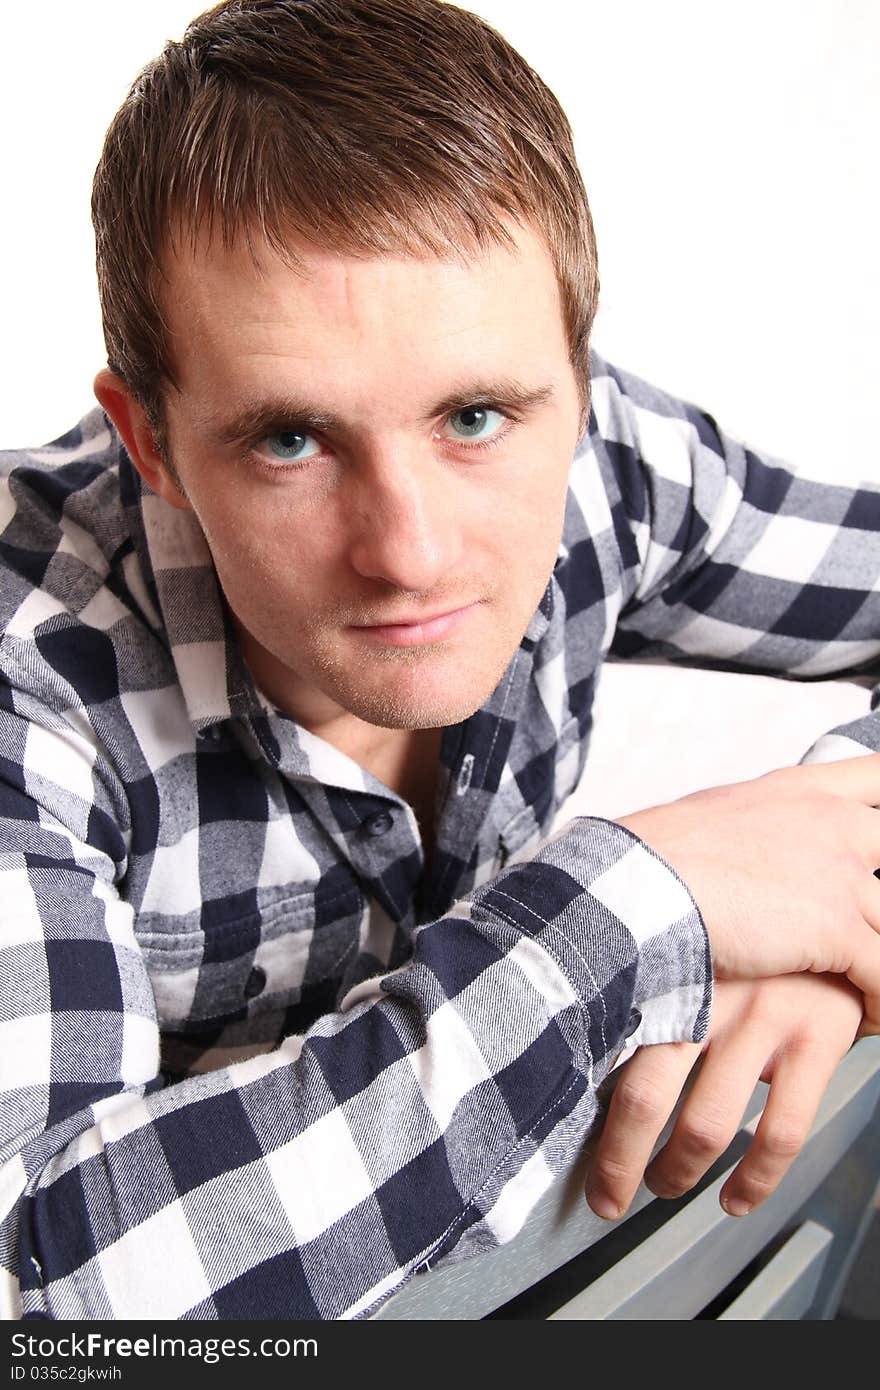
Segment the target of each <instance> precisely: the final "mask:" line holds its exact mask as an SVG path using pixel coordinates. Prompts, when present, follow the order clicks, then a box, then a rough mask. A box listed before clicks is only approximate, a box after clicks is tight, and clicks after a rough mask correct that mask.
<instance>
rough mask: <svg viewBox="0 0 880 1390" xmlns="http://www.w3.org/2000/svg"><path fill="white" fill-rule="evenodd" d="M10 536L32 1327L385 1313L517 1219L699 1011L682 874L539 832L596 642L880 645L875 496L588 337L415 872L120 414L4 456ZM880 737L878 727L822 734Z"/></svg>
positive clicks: (403, 836)
mask: <svg viewBox="0 0 880 1390" xmlns="http://www.w3.org/2000/svg"><path fill="white" fill-rule="evenodd" d="M0 551H2V554H0V563H2V566H3V568H2V571H0V573H2V593H0V604H2V624H3V631H4V633H5V635H4V636H3V638H2V643H0V668H2V669H0V682H2V683H0V759H2V781H0V836H2V842H0V904H2V908H0V951H2V990H0V1071H2V1078H3V1090H4V1101H3V1110H2V1135H0V1141H2V1153H0V1158H2V1159H3V1161H4V1164H5V1166H3V1168H2V1169H0V1217H2V1227H0V1230H2V1237H0V1263H2V1265H3V1266H5V1268H6V1270H7V1273H6V1274H5V1276H0V1277H2V1278H3V1279H4V1281H5V1282H4V1285H3V1287H4V1289H5V1303H6V1310H7V1316H9V1317H13V1318H15V1317H18V1316H21V1315H22V1313H31V1314H42V1315H44V1316H45V1315H49V1316H52V1317H56V1318H74V1317H92V1318H104V1317H124V1318H145V1317H153V1318H249V1317H259V1318H318V1317H320V1318H341V1317H347V1318H350V1317H358V1316H363V1315H365V1314H367V1313H368V1312H369V1311H371V1310H372V1309H374V1308H375V1307H377V1306H378V1304H379V1303H380V1302H381V1301H382V1299H383V1298H385V1297H386V1296H387V1295H388V1294H389V1293H391V1292H392V1291H394V1290H395V1289H397V1288H399V1287H400V1285H401V1284H402V1283H403V1282H404V1281H405V1280H406V1279H407V1278H408V1277H409V1276H410V1275H411V1274H412V1273H413V1272H414V1271H415V1270H417V1269H419V1268H420V1267H427V1266H430V1265H432V1264H435V1263H436V1262H437V1261H439V1260H440V1259H442V1258H444V1257H449V1258H462V1257H464V1256H465V1255H467V1254H469V1253H472V1252H474V1251H475V1250H477V1249H484V1248H486V1247H487V1246H490V1245H493V1244H497V1243H499V1242H502V1241H504V1240H506V1239H509V1238H510V1237H511V1236H512V1235H513V1234H515V1233H516V1231H517V1230H518V1229H519V1228H520V1226H521V1225H522V1223H523V1221H524V1219H525V1217H526V1215H527V1213H528V1212H529V1210H530V1209H531V1208H532V1206H533V1205H534V1203H535V1202H536V1200H537V1199H538V1197H539V1196H540V1195H541V1193H542V1192H543V1191H544V1189H545V1188H546V1187H547V1185H548V1184H549V1183H550V1182H551V1181H552V1179H553V1177H554V1175H555V1174H556V1173H558V1172H559V1171H560V1169H561V1168H562V1167H563V1166H564V1165H565V1164H566V1163H568V1162H569V1161H570V1158H571V1155H572V1153H573V1152H574V1151H575V1150H576V1149H577V1148H578V1147H579V1146H580V1144H581V1142H582V1140H583V1136H584V1133H585V1132H586V1130H587V1129H588V1128H589V1126H590V1124H591V1122H592V1121H593V1119H594V1117H595V1114H596V1109H597V1102H596V1090H597V1087H598V1085H599V1083H600V1082H601V1081H602V1079H603V1078H604V1077H605V1075H606V1074H607V1072H608V1070H609V1067H610V1066H611V1065H612V1063H613V1061H614V1059H615V1058H616V1056H617V1055H618V1054H619V1053H620V1050H621V1048H622V1046H623V1045H624V1040H625V1039H626V1038H627V1036H628V1035H629V1036H630V1038H631V1041H635V1042H644V1043H647V1042H662V1041H672V1040H680V1039H699V1038H701V1037H702V1036H703V1035H704V1032H705V1027H706V1022H707V1017H708V1009H709V1001H710V986H711V979H710V967H709V957H708V948H707V942H706V938H705V933H704V930H703V927H702V924H701V922H700V919H699V914H698V912H697V911H696V908H695V906H694V903H693V901H692V899H691V897H690V894H689V893H688V891H687V890H686V888H685V887H684V885H682V883H681V882H680V881H679V879H678V878H677V877H676V875H675V874H674V873H673V872H672V870H671V869H669V868H668V867H667V866H666V865H665V864H664V863H663V861H662V860H660V859H659V858H658V857H657V856H656V855H654V854H653V853H652V852H651V851H650V850H648V849H647V848H646V847H645V846H643V845H642V844H641V843H640V842H639V841H638V840H636V839H635V838H634V837H632V836H631V835H630V834H629V832H627V831H626V830H624V829H623V828H622V827H620V826H618V825H615V824H612V823H609V822H607V821H604V820H599V819H579V820H577V821H574V822H572V823H571V824H570V826H569V827H568V828H567V829H565V830H564V831H562V832H561V833H559V834H557V835H556V837H555V838H554V839H552V840H551V841H550V842H549V843H544V842H545V840H546V836H547V833H548V830H549V827H550V826H551V823H552V822H553V819H554V816H555V813H556V811H557V808H558V807H559V806H560V805H561V804H562V803H563V801H564V800H565V799H566V797H567V796H568V795H569V793H570V792H571V791H572V790H573V788H574V787H575V785H576V783H577V782H578V780H579V778H580V775H581V772H582V770H583V767H584V762H585V757H586V749H587V742H588V737H589V732H590V722H591V707H592V702H593V695H594V690H595V685H596V680H597V677H598V673H599V670H600V668H601V665H602V662H603V660H604V658H605V657H606V656H618V657H624V656H635V655H646V656H647V655H662V656H668V657H672V658H673V659H679V660H682V659H683V660H694V661H699V662H702V663H703V664H715V665H721V666H726V667H729V668H733V669H747V670H756V671H764V672H784V673H789V674H791V675H794V676H801V677H811V676H820V675H825V674H831V673H837V672H842V671H852V670H860V671H864V670H868V669H870V663H872V662H873V663H875V665H876V663H877V662H878V657H880V592H878V589H880V490H878V489H876V488H872V487H870V486H865V487H862V488H847V487H843V486H828V485H823V484H820V483H815V482H808V481H805V480H802V479H798V478H796V477H794V476H793V475H792V474H791V473H789V472H788V471H786V470H784V469H783V468H781V467H779V466H777V465H774V464H771V463H769V462H768V461H767V460H765V459H762V458H760V457H758V456H756V455H755V454H754V453H751V452H750V451H748V450H746V449H744V448H743V447H742V446H740V445H738V444H736V443H734V442H733V441H731V440H730V439H728V438H726V437H723V436H722V435H721V434H720V433H719V432H718V430H717V428H716V426H715V424H714V422H713V421H712V419H711V418H710V417H709V416H707V415H705V414H702V413H700V412H698V411H696V410H694V409H693V408H692V407H690V406H687V405H684V404H683V403H681V402H678V401H674V400H671V399H670V398H668V397H667V396H665V395H662V394H660V393H658V392H655V391H653V390H651V389H650V388H648V387H646V386H645V385H644V384H642V383H640V382H638V381H636V380H635V379H633V378H631V377H629V376H626V375H624V374H623V373H620V372H618V371H616V370H614V369H612V368H610V367H608V366H607V365H606V364H604V363H602V362H601V361H599V360H598V359H597V360H596V361H595V362H594V376H593V413H592V418H591V423H590V429H589V432H588V435H587V436H586V437H585V438H584V440H583V441H582V443H581V445H580V446H579V448H578V451H577V454H576V457H575V460H574V463H573V468H572V473H571V480H570V489H569V496H568V503H567V509H566V516H565V528H564V535H563V541H562V544H561V546H560V551H559V556H558V560H557V563H556V566H555V569H554V572H553V575H552V579H551V581H550V583H549V585H548V588H547V590H546V593H545V595H544V598H543V600H542V603H541V606H540V608H539V610H538V612H536V613H535V615H534V618H533V620H532V622H531V623H530V625H529V628H528V631H527V633H526V635H525V636H524V638H523V640H522V643H521V644H520V646H519V649H518V650H517V652H516V653H515V655H514V657H513V660H512V661H511V663H510V666H509V667H508V670H507V672H506V673H505V675H504V677H503V679H502V680H501V682H500V684H499V685H498V688H497V689H496V690H495V692H494V693H493V695H492V696H491V697H490V699H489V700H488V701H487V703H486V704H485V706H484V707H483V708H482V709H481V710H479V711H478V712H477V713H476V714H474V715H473V717H472V718H471V719H469V720H468V721H467V722H466V723H464V724H462V725H459V726H456V727H453V728H449V729H447V730H446V731H445V735H444V739H443V747H442V774H441V786H440V789H439V801H438V808H439V809H438V821H437V824H438V829H437V839H436V849H435V852H434V856H433V861H432V863H431V867H430V871H429V872H427V873H426V874H423V872H422V866H423V859H422V848H421V843H420V839H419V832H418V827H417V824H416V821H415V818H414V816H413V813H412V811H411V809H410V808H409V806H407V805H406V804H405V803H404V802H403V801H402V800H401V798H400V797H398V796H396V795H395V794H394V793H392V792H390V791H389V790H388V789H387V788H386V787H385V786H383V785H382V784H381V783H380V782H378V781H377V780H376V779H375V778H374V777H372V776H371V775H370V774H369V773H367V772H365V771H364V770H363V769H361V768H360V767H359V766H357V765H356V764H355V763H354V762H353V761H351V760H350V759H349V758H347V757H346V756H345V755H343V754H342V753H340V752H338V751H337V750H335V749H334V748H333V747H331V746H329V745H328V744H326V743H325V742H323V741H322V740H321V739H319V738H317V737H315V736H313V735H311V734H309V733H307V732H305V731H304V730H303V729H302V728H300V727H298V726H297V725H296V724H295V723H294V722H293V721H291V720H290V719H289V718H287V717H285V716H284V715H283V714H281V713H279V712H278V711H277V710H275V709H273V708H272V707H270V706H269V705H268V704H267V702H266V701H265V700H264V699H263V698H262V696H261V695H260V693H259V692H258V691H257V690H256V689H255V688H254V686H253V684H252V682H251V680H250V678H249V675H248V672H247V670H246V669H245V667H244V665H243V663H242V660H241V658H240V655H239V653H238V650H237V648H236V645H235V643H234V640H233V639H232V636H231V632H230V628H229V625H228V622H227V618H226V614H225V611H224V607H223V602H222V600H221V596H220V592H219V588H218V585H217V581H216V578H215V574H214V570H213V568H212V565H211V560H210V555H209V553H208V550H207V548H206V544H205V541H204V538H203V536H202V535H201V532H200V531H199V529H198V527H197V525H196V523H195V522H194V520H193V517H192V515H191V514H190V513H186V512H181V511H177V510H174V509H172V508H171V507H169V506H167V505H166V504H165V503H164V502H163V501H161V500H160V499H159V498H158V497H156V496H155V495H153V494H152V493H151V492H149V490H147V489H146V488H145V487H144V486H142V484H141V482H140V479H139V477H138V475H137V473H136V472H135V470H134V469H133V468H132V466H131V464H130V462H129V460H128V458H127V457H126V455H125V452H124V450H123V449H122V447H121V445H120V442H119V440H118V438H117V437H116V436H115V434H114V433H113V431H112V430H111V429H110V428H109V426H108V423H107V421H106V418H105V417H104V416H103V415H102V414H101V412H100V411H95V412H93V413H92V414H91V415H89V416H87V417H86V419H85V420H84V421H83V422H82V423H81V424H80V425H79V426H78V427H77V428H76V429H74V430H73V431H71V433H70V434H68V435H65V436H64V438H63V439H60V440H58V441H56V442H55V443H54V444H51V445H49V446H47V447H46V448H43V449H38V450H32V451H28V452H27V453H18V454H14V455H7V456H6V457H5V459H4V466H3V474H2V479H0ZM878 746H880V739H878V736H877V728H876V723H875V721H874V720H873V719H872V718H870V717H869V718H866V719H864V720H862V721H859V722H858V723H857V724H855V725H853V726H849V727H847V728H846V729H843V730H840V731H838V732H837V733H836V734H835V735H832V736H831V738H830V740H829V741H828V742H827V743H826V744H825V746H824V748H819V749H817V751H816V753H815V756H828V757H832V756H839V755H840V754H841V753H842V752H847V753H856V752H860V751H863V750H864V748H866V747H869V748H876V747H878ZM542 844H543V845H544V847H543V848H542V847H541V846H542Z"/></svg>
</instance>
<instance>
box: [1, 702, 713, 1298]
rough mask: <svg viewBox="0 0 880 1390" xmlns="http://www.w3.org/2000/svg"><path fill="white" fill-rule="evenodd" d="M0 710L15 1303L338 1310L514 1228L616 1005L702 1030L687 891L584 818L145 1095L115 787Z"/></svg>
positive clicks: (574, 1120) (4, 1029)
mask: <svg viewBox="0 0 880 1390" xmlns="http://www.w3.org/2000/svg"><path fill="white" fill-rule="evenodd" d="M0 729H2V745H3V751H4V765H3V770H4V773H5V778H4V781H3V784H2V802H0V814H2V857H0V880H2V882H0V894H2V900H3V902H4V905H5V906H4V913H3V919H2V942H3V954H4V961H3V967H4V979H5V980H6V981H7V983H8V987H7V989H6V990H5V991H4V995H3V1010H4V1012H3V1016H2V1022H0V1055H2V1057H3V1058H4V1061H5V1068H4V1091H5V1095H4V1102H3V1120H4V1151H3V1156H4V1158H5V1160H6V1163H5V1168H4V1171H3V1188H2V1190H3V1192H4V1194H6V1210H5V1212H4V1213H3V1216H4V1220H3V1226H2V1229H3V1242H2V1249H3V1261H4V1263H5V1264H6V1265H7V1268H8V1269H9V1271H10V1276H11V1277H10V1280H9V1291H10V1292H9V1298H10V1302H9V1307H8V1314H9V1315H10V1316H13V1317H14V1316H19V1315H20V1314H21V1313H39V1314H43V1315H46V1314H48V1315H50V1316H54V1317H62V1318H71V1317H144V1316H153V1317H159V1318H177V1317H182V1316H184V1315H187V1314H188V1315H190V1316H199V1317H207V1318H214V1317H311V1318H315V1317H322V1318H334V1317H354V1316H358V1315H362V1314H364V1313H365V1312H367V1311H368V1310H369V1309H371V1308H372V1307H374V1306H375V1305H377V1304H378V1303H379V1302H381V1301H382V1299H383V1298H384V1297H386V1296H387V1295H388V1294H390V1293H391V1292H392V1291H393V1290H394V1289H396V1288H398V1287H399V1286H400V1285H401V1284H402V1283H403V1282H404V1281H405V1280H406V1279H407V1278H408V1276H409V1275H410V1274H411V1273H412V1272H413V1271H414V1270H415V1269H417V1268H418V1267H420V1266H426V1265H429V1264H433V1263H435V1262H436V1261H438V1260H439V1259H441V1258H442V1257H444V1256H446V1255H448V1254H449V1253H450V1252H453V1251H454V1252H455V1256H456V1257H463V1256H464V1255H466V1254H468V1253H471V1252H473V1251H474V1250H476V1249H483V1248H485V1247H486V1246H487V1245H492V1244H497V1243H500V1242H502V1241H504V1240H506V1239H509V1238H510V1237H511V1236H512V1235H513V1234H515V1232H516V1230H518V1229H519V1227H520V1226H521V1224H522V1222H523V1220H524V1219H525V1216H526V1215H527V1213H528V1211H529V1210H530V1209H531V1207H532V1205H533V1204H534V1202H535V1201H536V1200H537V1198H538V1197H539V1196H540V1194H541V1192H542V1191H543V1190H544V1188H545V1187H546V1186H547V1185H548V1184H549V1182H550V1181H551V1180H552V1178H553V1176H554V1174H555V1173H556V1172H557V1171H559V1169H560V1167H561V1166H562V1165H563V1164H564V1163H565V1162H566V1160H567V1158H569V1157H571V1156H572V1155H573V1154H575V1153H576V1152H577V1150H578V1147H579V1145H580V1143H581V1142H582V1139H583V1135H584V1133H585V1131H586V1130H587V1129H588V1128H589V1126H590V1124H591V1123H592V1120H593V1118H594V1115H595V1110H596V1101H595V1090H596V1087H597V1086H598V1084H599V1082H600V1081H601V1080H602V1078H603V1077H604V1075H605V1074H606V1072H607V1069H608V1066H609V1065H610V1063H611V1061H612V1060H613V1058H614V1056H615V1055H616V1053H617V1052H618V1051H619V1049H620V1047H621V1045H622V1042H623V1039H624V1036H625V1034H626V1032H627V1031H628V1030H629V1029H630V1028H631V1026H632V1019H633V1017H634V1016H635V1015H634V1011H635V1010H637V1009H638V1010H645V1011H646V1012H650V1011H651V1009H652V1008H653V1009H654V1011H655V1013H656V1012H657V1011H658V1010H659V1011H660V1012H661V1013H662V1014H663V1016H664V1018H665V1025H664V1026H665V1029H666V1033H665V1035H666V1036H668V1037H669V1038H678V1039H698V1038H699V1037H700V1036H702V1033H703V1031H704V1028H705V1022H706V1018H707V1015H708V989H709V983H710V982H709V977H708V950H707V943H706V938H705V934H704V931H703V929H702V927H701V924H700V922H699V918H698V914H697V913H696V911H695V909H694V907H693V903H692V901H691V899H690V896H689V895H688V893H687V891H686V890H685V888H684V887H683V885H682V884H681V883H680V882H679V881H678V879H677V878H676V876H675V875H674V873H673V872H672V871H671V870H669V869H668V868H667V867H666V866H665V865H664V864H662V863H661V862H660V861H659V860H658V859H656V857H655V856H654V855H653V854H652V853H651V852H650V851H649V850H647V849H645V848H644V847H642V846H640V845H638V844H637V843H636V842H635V841H634V840H633V838H632V837H631V836H630V835H629V834H628V833H627V832H626V831H625V830H622V829H621V828H620V827H617V826H614V825H611V824H609V823H607V822H604V821H591V820H582V821H578V822H576V823H574V824H573V825H572V826H571V827H570V829H569V830H567V831H566V832H565V833H563V834H562V835H561V836H560V837H558V838H557V839H556V840H555V841H554V842H552V843H551V844H550V845H548V846H547V847H545V848H544V850H543V851H542V852H541V853H540V854H539V855H538V856H537V858H536V859H535V860H534V861H532V862H530V863H528V864H524V865H518V866H516V867H514V868H511V869H508V870H506V871H505V872H503V873H502V874H501V875H500V876H499V877H498V878H496V879H495V880H494V881H493V882H492V883H490V884H488V885H486V886H485V887H484V888H482V889H480V890H479V891H477V892H475V893H474V894H473V895H472V896H471V898H470V899H469V900H468V901H466V902H463V903H459V904H457V905H456V906H455V907H454V908H453V909H452V910H451V911H450V912H449V914H447V916H445V917H444V918H443V919H441V920H440V921H438V922H436V923H432V924H429V925H427V926H425V927H424V928H422V929H421V930H420V931H419V932H418V934H417V937H416V941H415V950H414V957H413V959H412V961H411V963H409V964H408V965H407V966H406V967H404V968H403V969H400V970H398V971H395V972H393V973H391V974H388V975H386V976H385V977H384V978H381V979H375V980H372V981H368V982H366V983H365V984H362V985H359V986H357V987H356V988H355V989H354V990H353V991H351V992H350V994H349V995H348V997H347V998H346V999H345V1000H344V1001H343V1005H342V1008H341V1010H340V1012H338V1013H334V1014H329V1015H327V1016H325V1017H323V1018H322V1019H320V1020H319V1022H318V1023H317V1024H316V1025H315V1026H314V1027H313V1028H312V1029H311V1030H310V1032H309V1033H308V1035H307V1036H305V1037H290V1038H287V1039H286V1040H285V1041H284V1042H282V1044H281V1045H280V1047H279V1048H278V1049H277V1050H275V1051H274V1052H272V1053H269V1054H266V1055H261V1056H257V1057H254V1058H252V1059H250V1060H248V1061H243V1062H238V1063H236V1064H234V1065H232V1066H229V1067H228V1068H226V1069H224V1070H220V1071H217V1072H212V1073H209V1074H206V1075H201V1076H194V1077H192V1078H190V1079H188V1080H185V1081H181V1082H178V1083H177V1084H174V1085H165V1084H164V1083H163V1078H162V1076H161V1073H160V1070H159V1068H160V1060H159V1045H160V1039H159V1032H158V1027H157V1024H156V1020H155V1016H154V1010H153V1004H152V990H151V984H150V980H149V977H148V975H147V972H146V969H145V966H144V962H143V958H142V956H141V953H140V950H139V946H138V942H137V938H136V934H135V923H134V920H133V913H132V909H131V908H130V906H129V905H128V904H127V903H126V902H125V901H124V897H123V893H124V878H125V868H126V842H125V823H126V818H125V807H124V797H123V794H122V791H121V787H120V785H119V784H118V783H114V780H113V774H112V769H111V768H110V766H109V765H108V763H107V760H106V755H105V754H104V753H103V752H102V751H101V750H96V749H95V748H94V747H92V746H91V745H90V742H89V738H88V734H87V725H86V722H85V721H84V720H83V721H81V723H80V724H79V725H78V726H77V725H76V722H75V720H74V719H72V718H71V719H68V718H65V717H62V716H61V715H60V714H57V713H55V714H53V713H52V712H51V711H50V710H48V709H47V708H46V707H45V706H44V705H42V704H41V703H40V701H39V700H38V698H37V696H36V694H35V693H34V691H33V689H31V690H30V691H29V692H28V693H25V692H24V690H23V688H22V687H21V686H19V687H18V688H15V689H13V688H11V687H6V688H5V689H4V691H3V696H2V700H0ZM647 882H649V883H650V885H651V896H652V913H651V921H650V923H649V922H646V921H645V916H644V912H643V911H642V908H641V903H640V899H639V892H641V890H642V889H643V887H644V884H645V883H647ZM634 883H637V884H639V885H640V888H639V892H634V891H633V889H632V885H633V884H634ZM594 888H595V890H596V891H595V892H594V891H593V890H594ZM612 891H613V892H614V894H615V897H614V902H615V905H614V908H613V909H612V908H611V907H609V906H608V905H607V904H606V902H605V901H604V898H607V897H609V895H610V894H611V893H612ZM661 905H662V906H661ZM627 918H629V921H628V922H627V921H626V919H627ZM658 1026H660V1025H659V1024H658Z"/></svg>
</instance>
